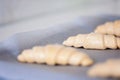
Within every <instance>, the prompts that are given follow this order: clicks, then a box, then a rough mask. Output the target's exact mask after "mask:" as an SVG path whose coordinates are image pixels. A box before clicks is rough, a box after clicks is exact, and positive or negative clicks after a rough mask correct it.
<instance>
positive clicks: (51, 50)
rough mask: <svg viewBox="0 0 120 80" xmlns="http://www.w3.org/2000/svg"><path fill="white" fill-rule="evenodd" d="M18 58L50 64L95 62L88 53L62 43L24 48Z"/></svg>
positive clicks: (83, 64)
mask: <svg viewBox="0 0 120 80" xmlns="http://www.w3.org/2000/svg"><path fill="white" fill-rule="evenodd" d="M17 59H18V61H20V62H28V63H33V62H36V63H46V64H48V65H55V64H60V65H67V64H70V65H82V66H88V65H91V64H92V63H93V60H92V59H91V58H90V57H89V56H88V55H87V54H85V53H83V52H79V51H77V50H76V49H74V48H70V47H65V46H61V45H46V46H36V47H33V48H32V49H28V50H24V51H23V52H22V53H21V54H20V55H18V58H17Z"/></svg>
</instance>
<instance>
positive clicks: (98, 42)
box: [63, 33, 120, 49]
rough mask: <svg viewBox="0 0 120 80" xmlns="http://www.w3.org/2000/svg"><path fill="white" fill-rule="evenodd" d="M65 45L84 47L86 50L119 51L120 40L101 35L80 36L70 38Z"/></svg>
mask: <svg viewBox="0 0 120 80" xmlns="http://www.w3.org/2000/svg"><path fill="white" fill-rule="evenodd" d="M63 45H66V46H74V47H84V48H86V49H106V48H110V49H117V48H120V38H118V37H115V36H114V35H104V34H99V33H90V34H78V35H77V36H72V37H69V38H68V39H67V40H65V41H64V42H63Z"/></svg>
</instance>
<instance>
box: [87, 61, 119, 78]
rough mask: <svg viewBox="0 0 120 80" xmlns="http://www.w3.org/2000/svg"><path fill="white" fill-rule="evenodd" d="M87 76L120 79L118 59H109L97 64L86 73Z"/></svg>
mask: <svg viewBox="0 0 120 80" xmlns="http://www.w3.org/2000/svg"><path fill="white" fill-rule="evenodd" d="M88 75H89V76H91V77H116V78H117V77H119V78H120V59H110V60H107V61H106V62H104V63H98V64H96V65H95V66H93V67H92V68H91V69H90V70H89V71H88Z"/></svg>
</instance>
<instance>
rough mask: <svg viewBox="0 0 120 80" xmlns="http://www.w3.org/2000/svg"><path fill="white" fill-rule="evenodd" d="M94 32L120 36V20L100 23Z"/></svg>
mask: <svg viewBox="0 0 120 80" xmlns="http://www.w3.org/2000/svg"><path fill="white" fill-rule="evenodd" d="M94 32H95V33H101V34H111V35H115V36H120V20H116V21H114V22H107V23H105V24H102V25H99V26H97V28H96V29H95V31H94Z"/></svg>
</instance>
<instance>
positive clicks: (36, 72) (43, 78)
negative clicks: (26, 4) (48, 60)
mask: <svg viewBox="0 0 120 80" xmlns="http://www.w3.org/2000/svg"><path fill="white" fill-rule="evenodd" d="M117 19H120V17H119V16H108V15H105V16H86V17H85V16H84V17H78V18H77V19H76V20H73V21H71V22H70V23H65V24H61V25H58V26H56V27H52V28H48V29H45V30H36V31H31V32H24V33H18V34H15V35H13V36H11V37H9V38H8V39H6V40H4V41H2V42H1V43H0V80H113V79H112V78H90V77H88V76H87V74H86V72H87V70H88V69H90V67H91V66H90V67H81V66H60V65H58V66H48V65H44V64H25V63H19V62H18V61H17V60H16V57H17V55H18V54H19V53H20V52H21V51H22V50H23V49H28V48H32V47H33V46H35V45H46V44H56V43H57V44H62V42H63V41H64V40H65V39H66V38H67V37H69V36H72V35H76V34H78V33H89V32H91V31H93V30H94V28H95V27H96V26H97V25H99V24H102V23H104V22H106V21H113V20H117ZM77 49H78V50H81V51H84V52H86V53H87V54H88V55H89V56H90V57H91V58H93V59H94V61H95V64H96V63H98V62H103V61H105V60H107V59H109V58H120V50H110V49H107V50H86V49H83V48H77Z"/></svg>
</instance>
